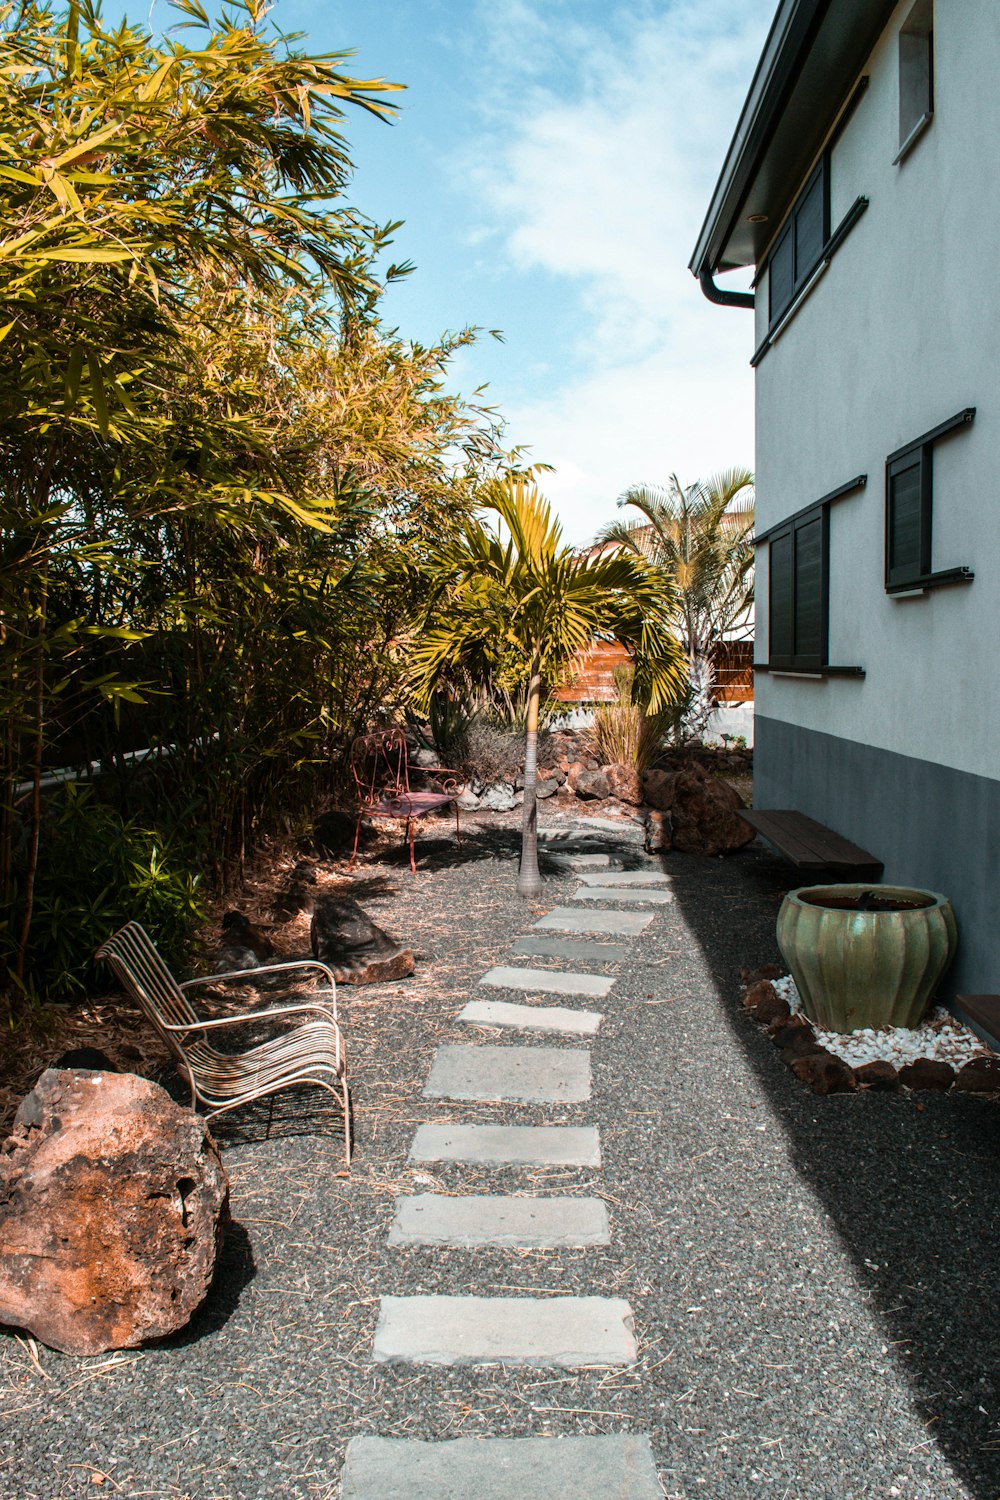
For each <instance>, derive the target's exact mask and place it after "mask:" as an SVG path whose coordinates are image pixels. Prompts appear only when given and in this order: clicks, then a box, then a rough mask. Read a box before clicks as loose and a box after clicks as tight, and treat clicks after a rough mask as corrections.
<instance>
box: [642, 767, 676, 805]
mask: <svg viewBox="0 0 1000 1500" xmlns="http://www.w3.org/2000/svg"><path fill="white" fill-rule="evenodd" d="M676 785H677V772H676V771H655V770H654V771H646V772H645V773H644V775H643V778H642V789H643V794H644V796H645V799H646V802H647V803H648V805H649V806H650V807H655V808H656V810H657V812H669V811H670V809H671V808H672V807H673V805H674V789H675V787H676Z"/></svg>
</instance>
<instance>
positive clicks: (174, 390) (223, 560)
mask: <svg viewBox="0 0 1000 1500" xmlns="http://www.w3.org/2000/svg"><path fill="white" fill-rule="evenodd" d="M177 8H178V9H179V10H180V11H181V12H182V14H183V15H184V16H185V18H186V20H185V25H184V27H182V28H174V30H173V32H172V33H171V35H170V36H169V37H168V38H166V39H164V38H158V37H156V36H154V35H153V34H152V33H151V32H150V31H149V29H148V28H147V27H144V26H143V25H141V24H134V23H122V24H120V25H117V24H116V25H114V26H109V25H106V24H105V23H104V22H103V20H102V18H101V15H100V11H99V9H98V8H97V7H96V5H94V4H93V3H92V0H69V3H68V6H67V9H66V10H65V11H64V12H62V11H60V10H58V9H57V8H56V6H55V4H54V3H52V0H25V3H23V4H19V5H16V6H13V5H10V4H4V3H3V0H0V905H2V906H3V908H4V909H5V910H7V911H8V912H10V911H12V910H13V909H14V908H15V906H16V907H17V913H18V914H17V918H16V920H15V919H14V918H9V919H8V926H7V927H6V928H5V930H4V932H5V936H4V939H3V941H4V945H5V952H6V954H7V955H8V966H9V968H10V971H11V975H12V977H13V980H14V984H15V988H17V987H18V986H20V987H21V988H23V987H24V985H25V984H27V983H28V981H29V979H31V978H32V976H34V977H35V979H36V981H37V975H38V974H40V973H48V970H46V969H37V967H36V968H34V969H33V968H32V965H35V966H37V965H39V964H41V963H42V961H43V945H42V944H41V942H40V940H39V939H38V938H37V937H36V931H35V929H36V927H37V926H38V924H39V923H40V924H41V925H42V929H43V931H44V932H46V933H51V930H52V929H53V926H56V927H60V926H61V925H65V924H64V922H63V917H64V915H65V913H64V911H63V908H62V907H60V906H59V904H58V892H57V891H56V890H55V888H54V887H53V888H51V889H50V888H49V887H47V886H45V881H46V880H47V879H48V878H49V876H48V875H47V874H46V871H49V872H50V873H51V874H52V878H53V879H56V878H57V875H56V873H55V872H56V866H55V865H54V864H53V863H52V857H51V856H52V851H51V848H49V845H50V843H51V841H52V840H53V839H56V840H57V841H58V838H59V833H58V826H57V823H54V822H53V820H52V818H51V816H50V814H49V812H48V810H47V805H48V804H47V798H46V797H45V796H43V795H42V794H41V781H42V773H43V771H44V770H45V769H47V768H49V767H53V766H64V765H75V764H78V763H80V762H82V761H83V760H85V759H100V760H101V761H102V762H103V763H104V764H105V766H107V767H110V768H111V778H110V782H109V785H110V786H113V787H114V796H115V799H116V806H117V808H118V816H119V818H120V822H121V825H122V828H124V829H128V830H131V832H130V833H129V834H128V838H129V839H132V840H133V841H134V840H135V839H138V838H140V835H141V830H142V828H144V827H145V828H147V829H158V828H172V827H175V826H178V825H179V824H180V823H181V822H183V823H184V824H185V826H186V827H187V828H188V829H189V830H191V836H190V839H188V840H186V841H185V846H184V849H185V851H190V857H191V858H197V859H198V860H200V861H203V865H204V868H205V869H206V871H207V872H208V873H210V875H211V876H212V878H213V880H214V881H215V882H216V883H217V884H219V885H223V884H224V883H225V881H226V880H227V878H228V877H229V874H230V872H231V870H232V869H233V868H234V867H238V866H239V865H240V863H241V861H242V859H243V857H244V855H245V853H246V851H247V849H248V848H249V847H251V846H252V844H253V842H254V840H255V839H256V838H258V837H259V835H260V833H261V831H262V830H263V829H266V828H269V827H273V826H274V825H275V824H276V823H278V822H279V820H281V819H284V818H285V817H288V816H290V817H293V818H294V817H296V816H297V815H298V814H299V812H300V811H301V809H302V808H304V807H306V806H308V805H309V804H310V802H312V803H313V804H314V803H315V799H316V797H317V796H318V795H319V794H320V792H321V790H322V789H323V788H325V787H326V786H327V785H328V784H329V782H330V779H331V767H333V766H335V765H336V764H337V762H338V753H339V751H340V750H341V749H342V747H343V746H344V744H345V743H347V742H348V741H349V740H350V738H351V737H352V736H353V734H355V733H356V732H357V731H358V730H359V729H361V728H363V727H365V725H366V723H367V721H368V720H369V719H371V718H372V717H373V715H374V714H375V713H376V711H377V710H378V709H379V708H382V707H384V708H386V709H387V710H389V709H391V707H392V705H393V704H394V703H398V702H399V701H401V697H402V690H401V685H400V679H401V667H400V661H401V655H402V652H403V650H404V649H405V643H406V640H407V632H408V628H409V625H410V622H411V620H412V617H413V614H414V610H415V608H416V605H417V593H418V590H419V586H420V583H419V580H420V576H421V575H420V572H419V564H420V560H421V558H422V556H423V553H424V551H425V550H426V547H427V546H428V544H429V541H430V540H431V539H432V538H433V539H434V540H435V541H437V540H439V539H440V538H441V537H445V536H448V535H451V534H453V533H454V532H455V531H456V529H457V528H458V527H459V526H460V524H461V520H462V518H463V516H464V515H465V514H466V513H467V511H468V507H469V505H470V504H471V497H472V496H473V494H474V492H475V489H476V486H477V485H478V483H479V482H480V480H481V478H482V475H483V473H484V472H487V471H489V470H490V469H491V468H492V467H493V466H494V465H495V464H496V462H497V461H498V459H499V457H501V456H502V455H501V450H500V448H499V427H498V422H497V419H496V416H495V413H493V412H492V411H491V410H490V409H489V408H486V407H483V406H480V405H476V404H474V403H472V404H470V403H466V402H464V401H462V400H461V398H459V397H457V396H453V395H450V394H449V393H448V392H447V390H446V389H445V380H446V376H447V371H448V366H449V362H450V360H451V358H452V357H453V355H454V354H455V352H456V351H457V350H458V349H460V348H461V347H463V346H464V345H465V344H467V343H468V342H469V340H470V339H472V338H474V337H476V332H475V330H470V329H467V330H465V331H463V332H462V333H459V334H457V335H450V336H448V337H446V338H444V339H442V340H441V342H440V343H439V344H437V345H429V346H423V345H416V344H410V343H407V342H406V341H404V340H401V339H400V338H399V337H398V336H397V335H396V334H395V333H394V332H392V331H389V330H386V329H384V328H383V327H382V326H381V324H380V321H379V311H378V298H379V294H380V290H381V286H382V284H383V283H384V282H385V281H387V280H389V279H391V278H393V277H395V276H397V275H400V274H403V273H404V272H405V271H406V269H407V268H406V267H394V266H391V265H390V266H388V268H386V269H385V270H384V271H383V270H381V269H380V268H381V267H382V263H383V261H384V259H385V258H386V251H387V247H388V245H389V243H390V236H391V234H392V232H393V229H394V227H395V226H393V225H387V226H381V227H380V226H378V225H376V224H374V223H373V222H372V221H371V220H369V219H367V218H366V217H365V216H364V214H363V213H361V212H360V211H359V210H358V209H357V208H356V207H354V206H353V205H352V204H350V203H348V202H347V201H346V197H345V195H346V191H347V187H348V184H349V181H350V178H351V172H352V166H351V161H350V155H349V150H348V144H347V139H346V136H345V133H344V120H345V118H346V112H347V111H348V110H352V109H357V108H360V109H364V110H366V111H368V112H370V113H374V114H376V115H378V116H381V117H388V116H389V115H390V114H391V112H392V108H393V107H392V105H391V104H390V103H389V102H388V100H387V98H386V95H387V93H388V92H389V91H390V90H392V89H394V88H396V85H393V84H387V83H384V82H383V81H381V80H358V79H354V78H352V77H350V76H349V75H348V74H347V73H346V72H345V71H343V69H344V66H345V64H346V60H347V54H332V55H329V56H322V57H318V56H310V55H308V53H306V52H305V51H304V50H303V49H302V47H301V45H300V44H301V38H299V37H297V36H294V35H290V36H289V35H285V36H283V35H281V34H280V33H278V32H277V30H276V29H275V28H274V27H272V26H271V25H270V23H269V22H268V21H267V18H266V7H265V5H264V4H263V3H262V0H244V3H242V4H240V3H234V4H232V5H229V6H227V8H226V10H225V11H224V13H223V14H222V16H221V17H220V18H219V19H217V20H211V19H210V18H209V17H208V16H207V14H206V13H205V12H204V11H203V10H202V9H201V6H200V4H199V3H198V0H181V3H180V4H179V5H178V7H177ZM187 38H192V39H191V40H190V41H189V40H187ZM163 745H168V746H170V747H171V753H170V755H169V756H165V757H163V758H161V759H158V760H156V761H155V762H153V761H151V762H150V763H149V765H148V766H147V767H146V769H145V770H144V772H143V774H142V776H141V777H136V776H134V775H133V774H132V773H131V772H130V771H129V770H128V769H127V768H126V764H125V761H124V758H123V755H124V752H125V751H126V750H129V749H133V748H144V747H146V746H153V747H156V746H163ZM26 788H27V789H28V790H27V792H26V790H25V789H26ZM108 795H109V796H110V795H111V793H110V791H109V793H108ZM95 816H96V814H95ZM109 816H110V814H109ZM142 836H143V837H145V835H142ZM148 837H149V839H150V840H151V841H152V842H151V843H150V848H149V851H147V852H148V853H149V857H150V858H152V853H151V851H152V849H153V845H154V844H155V847H156V850H157V851H159V852H158V853H157V854H156V858H155V859H154V862H153V865H152V866H150V864H149V859H148V858H147V857H146V856H143V863H144V868H146V870H147V874H148V878H149V881H151V882H152V885H153V886H154V887H156V888H157V889H159V888H160V887H162V885H163V884H164V882H165V881H167V876H168V875H170V878H171V879H172V878H173V876H172V873H171V872H172V870H173V868H174V867H173V866H171V865H170V863H169V859H168V865H167V867H163V866H162V864H161V863H158V861H159V860H160V858H161V855H162V848H161V845H160V843H159V842H157V841H156V839H155V836H154V835H153V834H152V833H150V834H149V835H148ZM121 838H125V835H124V834H123V835H122V836H121ZM121 838H119V839H118V840H117V841H116V840H114V839H112V843H115V844H116V847H117V846H118V845H120V843H121ZM136 847H138V846H136ZM181 853H182V851H181V849H180V847H179V846H178V847H177V848H176V849H175V850H174V853H173V855H172V856H171V858H173V859H176V860H179V859H180V858H181ZM194 867H196V868H199V869H200V868H202V865H201V864H200V863H199V864H196V865H195V866H194ZM178 868H179V867H178ZM39 882H40V883H39ZM167 883H169V881H167ZM36 885H37V887H38V890H37V895H38V903H39V904H38V905H37V907H36V906H35V890H36ZM119 885H120V878H119V876H118V875H116V876H115V879H114V880H110V879H109V880H108V881H102V880H101V879H100V878H99V877H98V876H97V875H94V876H85V875H84V876H81V880H80V883H79V885H78V886H77V887H76V889H73V888H72V887H71V886H69V885H67V887H66V892H65V893H64V899H65V901H73V902H78V903H80V904H81V905H82V906H86V904H87V903H88V902H90V903H92V904H94V903H96V905H94V910H95V911H96V910H101V911H103V910H104V907H103V906H102V905H101V902H102V901H103V900H104V897H103V895H102V894H101V893H102V892H103V891H104V890H105V887H107V888H108V889H112V888H115V889H117V888H118V886H119ZM43 887H44V889H43ZM95 893H96V894H95ZM53 903H55V904H53ZM53 913H55V915H53ZM135 914H136V913H135V912H127V913H125V915H135ZM95 920H96V919H95ZM106 935H107V934H106V933H103V934H99V936H106ZM67 964H68V960H67ZM64 967H66V966H65V965H64ZM66 972H69V968H68V967H66ZM47 982H48V981H46V983H47Z"/></svg>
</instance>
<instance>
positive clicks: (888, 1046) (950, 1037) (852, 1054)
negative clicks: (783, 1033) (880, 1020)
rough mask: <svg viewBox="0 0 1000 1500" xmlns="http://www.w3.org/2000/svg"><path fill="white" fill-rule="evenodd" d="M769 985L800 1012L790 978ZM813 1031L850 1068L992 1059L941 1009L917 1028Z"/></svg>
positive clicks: (959, 1063)
mask: <svg viewBox="0 0 1000 1500" xmlns="http://www.w3.org/2000/svg"><path fill="white" fill-rule="evenodd" d="M773 984H774V988H775V989H776V990H777V992H778V994H779V995H780V996H781V998H782V999H783V1000H785V1001H786V1002H787V1004H788V1006H789V1009H790V1010H791V1011H792V1013H793V1015H794V1013H795V1012H796V1011H801V1009H802V1001H801V999H800V998H799V992H798V990H797V989H796V988H795V980H794V979H792V978H791V977H790V976H788V977H786V978H785V979H775V980H774V981H773ZM813 1031H814V1032H815V1033H816V1040H817V1041H818V1042H819V1044H820V1046H821V1047H825V1048H826V1049H827V1051H828V1052H834V1053H836V1055H837V1056H838V1057H841V1058H843V1060H844V1062H845V1063H847V1064H848V1065H849V1066H850V1067H852V1068H858V1067H860V1066H861V1064H862V1063H870V1062H890V1063H892V1065H893V1067H895V1068H902V1067H904V1066H905V1065H906V1064H907V1063H911V1062H915V1061H916V1059H917V1058H918V1057H929V1058H932V1059H933V1060H934V1061H935V1062H946V1063H951V1066H952V1067H953V1068H955V1069H958V1068H960V1067H962V1065H963V1064H964V1063H967V1062H970V1061H971V1060H972V1059H973V1058H974V1057H992V1056H993V1053H992V1052H991V1051H990V1049H989V1048H988V1047H986V1046H984V1045H983V1043H982V1042H981V1041H980V1040H979V1038H978V1037H977V1036H976V1033H975V1032H974V1031H970V1030H969V1028H968V1026H963V1025H962V1023H961V1022H960V1021H956V1019H955V1017H954V1016H953V1015H952V1014H951V1012H950V1011H948V1010H944V1009H943V1008H941V1007H938V1008H937V1009H936V1010H932V1011H931V1012H930V1014H929V1016H928V1017H927V1019H926V1021H924V1022H923V1023H922V1024H921V1025H920V1026H917V1027H908V1026H885V1027H883V1028H882V1030H880V1031H874V1030H872V1029H871V1028H868V1029H867V1030H864V1031H852V1032H849V1033H848V1034H846V1035H845V1034H843V1033H841V1032H839V1031H823V1030H821V1029H820V1027H818V1026H813Z"/></svg>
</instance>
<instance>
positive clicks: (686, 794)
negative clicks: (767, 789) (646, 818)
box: [647, 765, 755, 854]
mask: <svg viewBox="0 0 1000 1500" xmlns="http://www.w3.org/2000/svg"><path fill="white" fill-rule="evenodd" d="M648 795H649V788H648V783H647V796H648ZM745 806H746V804H745V803H744V801H743V798H742V797H741V796H740V794H739V792H738V791H737V790H736V789H735V787H731V786H730V785H729V783H728V782H726V781H720V780H719V779H718V777H716V776H710V775H709V773H708V772H707V771H705V770H703V768H702V767H701V766H699V765H693V766H691V767H689V768H688V769H686V770H683V771H677V772H676V773H675V777H674V786H673V797H672V801H671V803H670V824H671V828H672V830H673V845H674V848H675V849H681V850H683V851H684V852H685V853H687V854H727V853H729V852H730V851H732V850H733V849H742V848H743V846H744V844H749V843H750V842H751V840H752V839H753V838H754V836H755V835H754V830H753V829H752V828H751V827H750V825H749V823H744V821H743V819H742V818H740V817H738V816H737V809H738V808H741V807H745Z"/></svg>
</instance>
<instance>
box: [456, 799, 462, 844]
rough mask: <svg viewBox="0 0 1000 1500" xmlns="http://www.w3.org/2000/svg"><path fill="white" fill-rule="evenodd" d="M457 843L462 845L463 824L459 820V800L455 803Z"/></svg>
mask: <svg viewBox="0 0 1000 1500" xmlns="http://www.w3.org/2000/svg"><path fill="white" fill-rule="evenodd" d="M455 843H456V844H458V845H459V847H461V844H462V825H461V823H459V821H458V803H457V802H456V803H455Z"/></svg>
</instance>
